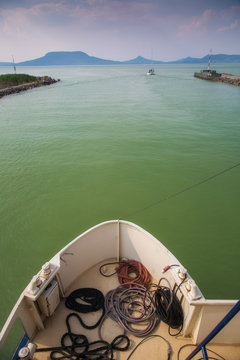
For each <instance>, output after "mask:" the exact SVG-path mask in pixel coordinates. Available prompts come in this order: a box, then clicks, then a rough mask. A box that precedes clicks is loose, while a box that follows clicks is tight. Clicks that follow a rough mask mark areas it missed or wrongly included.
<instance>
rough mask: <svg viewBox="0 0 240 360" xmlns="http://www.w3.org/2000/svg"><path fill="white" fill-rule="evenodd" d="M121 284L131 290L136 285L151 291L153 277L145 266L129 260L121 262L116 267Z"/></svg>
mask: <svg viewBox="0 0 240 360" xmlns="http://www.w3.org/2000/svg"><path fill="white" fill-rule="evenodd" d="M115 270H116V272H117V275H118V280H119V283H120V284H122V285H124V284H126V285H125V286H124V287H126V288H131V287H133V286H134V285H136V284H139V285H143V286H145V288H146V289H149V287H150V285H151V281H152V277H151V275H150V273H149V272H148V270H147V269H146V268H145V266H144V265H143V264H141V263H140V262H138V261H136V260H128V261H124V262H121V263H120V264H119V266H118V267H116V269H115Z"/></svg>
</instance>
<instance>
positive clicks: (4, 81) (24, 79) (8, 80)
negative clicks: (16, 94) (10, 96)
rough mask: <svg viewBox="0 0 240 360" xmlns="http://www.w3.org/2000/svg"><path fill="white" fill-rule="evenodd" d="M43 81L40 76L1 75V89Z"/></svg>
mask: <svg viewBox="0 0 240 360" xmlns="http://www.w3.org/2000/svg"><path fill="white" fill-rule="evenodd" d="M41 80H42V78H41V77H39V76H33V75H27V74H4V75H0V89H5V88H8V87H11V86H17V85H22V84H27V83H32V82H39V81H41Z"/></svg>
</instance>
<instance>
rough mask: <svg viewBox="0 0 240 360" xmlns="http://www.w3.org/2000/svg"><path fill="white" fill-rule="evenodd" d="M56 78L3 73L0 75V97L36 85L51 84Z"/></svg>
mask: <svg viewBox="0 0 240 360" xmlns="http://www.w3.org/2000/svg"><path fill="white" fill-rule="evenodd" d="M57 81H60V80H59V79H58V80H55V79H52V78H51V77H49V76H33V75H27V74H5V75H0V98H2V97H3V96H6V95H12V94H16V93H19V92H21V91H26V90H30V89H33V88H36V87H40V86H45V85H51V84H54V83H56V82H57Z"/></svg>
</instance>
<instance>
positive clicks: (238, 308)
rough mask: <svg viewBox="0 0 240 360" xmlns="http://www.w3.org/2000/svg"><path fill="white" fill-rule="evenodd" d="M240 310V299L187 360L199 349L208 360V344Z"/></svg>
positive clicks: (205, 359)
mask: <svg viewBox="0 0 240 360" xmlns="http://www.w3.org/2000/svg"><path fill="white" fill-rule="evenodd" d="M239 311H240V300H238V302H237V303H236V304H235V305H234V307H233V308H232V309H231V310H230V311H229V312H228V313H227V315H226V316H224V318H223V319H222V320H221V321H220V322H219V323H218V325H217V326H216V327H215V328H214V329H213V330H212V331H211V332H210V333H209V334H208V335H207V336H206V337H205V339H204V340H203V341H202V342H201V343H200V344H199V345H198V346H197V347H196V349H194V350H193V351H192V352H191V354H190V355H188V357H187V358H186V360H190V359H192V358H193V357H194V356H195V355H196V354H198V353H199V351H202V354H203V359H204V360H208V355H207V349H206V345H207V344H208V343H209V342H210V341H211V340H212V339H213V338H214V337H215V336H216V335H217V334H218V333H219V332H220V331H221V330H222V329H223V328H224V327H225V326H226V325H227V324H228V323H229V322H230V321H231V320H232V318H233V317H234V316H235V315H237V313H238V312H239Z"/></svg>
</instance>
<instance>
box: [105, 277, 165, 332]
mask: <svg viewBox="0 0 240 360" xmlns="http://www.w3.org/2000/svg"><path fill="white" fill-rule="evenodd" d="M125 285H129V284H128V283H125V284H124V286H125ZM105 310H106V315H107V316H109V317H110V318H111V319H112V320H115V321H117V322H118V323H119V325H120V326H121V327H122V328H123V329H124V330H125V331H127V332H129V333H130V334H133V335H135V336H146V335H148V334H150V333H151V332H152V331H153V330H154V329H155V327H156V326H157V325H158V323H159V317H158V315H157V313H156V309H155V306H154V302H153V300H152V297H151V294H150V292H148V290H147V289H146V288H145V287H144V286H142V285H140V284H138V285H137V286H135V287H133V285H132V283H131V288H125V287H123V286H122V285H120V286H118V287H117V288H116V289H114V290H111V291H109V292H108V293H107V294H106V297H105Z"/></svg>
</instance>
